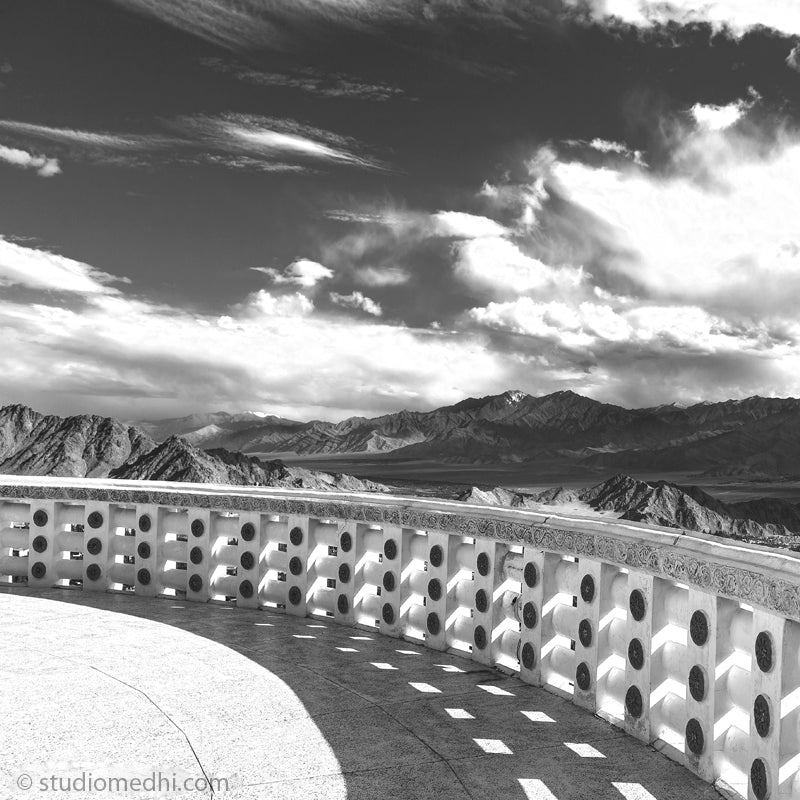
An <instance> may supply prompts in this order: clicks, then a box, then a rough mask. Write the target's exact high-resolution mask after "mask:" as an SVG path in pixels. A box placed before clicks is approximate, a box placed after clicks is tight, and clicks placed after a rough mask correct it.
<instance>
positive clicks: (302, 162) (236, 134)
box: [0, 114, 389, 174]
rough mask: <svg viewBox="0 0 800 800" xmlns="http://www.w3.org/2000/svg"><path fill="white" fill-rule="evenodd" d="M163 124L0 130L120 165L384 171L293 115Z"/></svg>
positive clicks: (359, 150) (352, 143)
mask: <svg viewBox="0 0 800 800" xmlns="http://www.w3.org/2000/svg"><path fill="white" fill-rule="evenodd" d="M162 124H163V125H164V126H165V127H166V128H168V129H169V130H170V133H163V132H156V133H144V134H140V133H111V132H107V131H89V130H81V129H75V128H64V127H51V126H47V125H39V124H33V123H28V122H21V121H18V120H0V131H5V132H6V133H7V134H8V135H9V136H12V137H14V138H15V139H16V140H17V141H19V142H28V141H37V142H42V141H46V142H49V143H50V145H51V146H53V147H60V148H61V152H60V153H59V154H60V155H62V157H63V158H74V159H78V160H87V161H91V162H94V163H98V164H108V165H117V166H141V165H147V164H161V163H172V164H186V165H189V166H196V165H200V164H212V165H218V166H223V167H228V168H231V169H253V170H259V171H303V170H312V169H318V168H322V167H324V166H326V165H327V166H336V165H341V166H349V167H356V168H360V169H367V170H381V171H383V170H388V169H389V166H388V165H387V164H385V163H383V162H382V161H380V160H379V159H377V158H375V157H373V156H372V155H370V154H368V153H367V148H366V146H364V145H363V144H362V143H360V142H358V141H357V140H355V139H352V138H349V137H346V136H340V135H338V134H336V133H333V132H332V131H326V130H323V129H321V128H317V127H314V126H312V125H306V124H303V123H300V122H298V121H296V120H292V119H285V118H272V117H261V116H257V115H248V114H221V115H216V116H211V115H196V116H184V117H179V118H176V119H171V120H164V121H163V123H162ZM10 157H11V156H9V158H10ZM17 158H18V157H17ZM6 160H8V159H6ZM48 169H51V170H52V166H51V167H49V168H48ZM53 174H54V173H53Z"/></svg>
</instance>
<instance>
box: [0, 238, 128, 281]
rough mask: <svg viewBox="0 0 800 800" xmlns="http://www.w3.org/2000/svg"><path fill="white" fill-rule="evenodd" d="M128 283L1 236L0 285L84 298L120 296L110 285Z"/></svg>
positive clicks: (123, 279)
mask: <svg viewBox="0 0 800 800" xmlns="http://www.w3.org/2000/svg"><path fill="white" fill-rule="evenodd" d="M113 282H125V283H127V282H129V281H128V279H127V278H115V277H114V276H113V275H109V274H108V273H106V272H102V271H101V270H98V269H95V268H94V267H91V266H89V265H88V264H83V263H81V262H80V261H74V260H73V259H71V258H67V257H65V256H60V255H58V254H56V253H51V252H49V251H48V250H39V249H36V248H31V247H24V246H22V245H20V244H16V243H14V242H10V241H8V240H7V239H5V238H3V237H2V236H0V285H3V286H25V287H28V288H31V289H46V290H50V291H56V292H74V293H77V294H84V295H100V294H106V295H108V294H117V293H118V290H117V289H115V288H114V287H111V286H109V284H110V283H113Z"/></svg>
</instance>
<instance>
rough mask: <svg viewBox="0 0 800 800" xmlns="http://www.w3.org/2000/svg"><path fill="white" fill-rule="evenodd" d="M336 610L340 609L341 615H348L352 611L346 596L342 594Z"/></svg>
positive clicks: (337, 601)
mask: <svg viewBox="0 0 800 800" xmlns="http://www.w3.org/2000/svg"><path fill="white" fill-rule="evenodd" d="M336 608H337V609H339V613H340V614H346V613H347V612H348V611H349V610H350V601H349V600H348V599H347V595H346V594H340V595H339V597H338V599H337V600H336Z"/></svg>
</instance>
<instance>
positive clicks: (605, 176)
mask: <svg viewBox="0 0 800 800" xmlns="http://www.w3.org/2000/svg"><path fill="white" fill-rule="evenodd" d="M673 162H674V164H673V167H674V169H673V171H672V172H671V173H670V174H667V175H663V174H661V175H655V174H652V173H649V172H647V171H644V170H637V169H621V168H616V167H611V166H608V165H606V166H601V167H596V166H591V165H588V164H584V163H581V162H578V161H565V162H557V163H556V164H554V165H551V167H550V171H549V180H550V181H552V183H553V184H554V185H555V186H556V187H557V190H558V192H559V193H560V196H561V197H562V198H564V199H567V200H568V201H569V202H570V203H571V204H573V205H574V207H577V208H578V209H580V210H581V211H582V213H584V214H585V215H586V219H587V226H588V227H590V229H591V230H593V231H594V232H596V234H597V237H598V241H599V240H600V239H602V240H603V246H604V248H605V249H606V251H609V250H610V251H612V252H606V254H605V256H604V257H603V265H604V268H605V269H606V270H607V271H609V272H610V273H611V274H616V275H619V276H623V277H624V278H625V279H626V280H627V281H629V282H631V283H632V284H633V285H636V286H638V287H640V291H643V292H645V293H648V294H652V295H655V296H659V297H662V298H676V297H677V298H690V299H692V300H693V301H697V300H701V299H702V300H703V302H704V303H716V304H723V305H726V306H727V305H731V304H733V305H738V306H739V307H740V308H742V309H749V310H752V309H754V308H759V307H762V305H763V307H773V304H774V303H775V302H778V304H779V305H780V299H779V298H778V297H776V295H777V294H778V293H779V292H784V293H786V292H787V291H788V292H789V293H791V292H792V291H797V290H800V271H799V270H798V266H799V265H800V260H799V257H798V255H797V247H798V245H800V208H799V207H798V201H797V193H796V186H797V185H798V181H800V139H798V138H794V137H792V136H789V135H788V134H787V135H786V136H784V137H781V139H780V140H779V141H778V142H777V143H776V144H774V145H772V146H768V147H765V146H764V144H763V142H761V141H758V140H757V139H756V140H752V139H751V138H748V137H747V136H745V135H744V134H737V133H736V132H734V131H731V130H729V129H723V130H721V131H713V130H712V131H709V130H702V129H701V130H700V131H698V132H695V133H691V134H689V135H688V136H687V137H686V139H685V140H684V141H682V142H681V143H680V144H679V145H678V146H677V149H676V152H675V153H674V156H673Z"/></svg>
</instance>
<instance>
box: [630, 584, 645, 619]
mask: <svg viewBox="0 0 800 800" xmlns="http://www.w3.org/2000/svg"><path fill="white" fill-rule="evenodd" d="M628 605H629V606H630V609H631V616H632V617H633V618H634V619H635V620H636V621H637V622H641V621H642V620H643V619H644V612H645V603H644V595H643V594H642V593H641V592H640V591H639V590H638V589H634V590H633V591H632V592H631V596H630V598H629V600H628Z"/></svg>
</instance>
